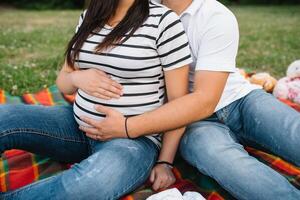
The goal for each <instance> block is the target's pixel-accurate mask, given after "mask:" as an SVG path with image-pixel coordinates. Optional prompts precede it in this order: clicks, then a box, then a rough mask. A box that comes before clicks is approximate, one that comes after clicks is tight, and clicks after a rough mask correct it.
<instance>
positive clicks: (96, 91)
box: [56, 63, 122, 99]
mask: <svg viewBox="0 0 300 200" xmlns="http://www.w3.org/2000/svg"><path fill="white" fill-rule="evenodd" d="M56 84H57V86H58V88H59V90H60V91H61V92H62V93H65V94H74V93H75V92H76V91H77V89H78V88H80V89H82V90H83V91H84V92H86V93H88V94H89V95H91V96H95V97H98V98H102V99H111V98H119V97H120V96H121V95H122V85H120V84H119V83H117V82H115V81H113V80H111V79H110V78H109V76H107V75H106V74H105V73H104V72H102V71H100V70H97V69H88V70H75V69H72V68H71V67H69V66H68V65H67V64H66V63H65V64H64V66H63V67H62V69H61V71H60V73H59V75H58V77H57V79H56Z"/></svg>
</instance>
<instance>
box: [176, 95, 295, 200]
mask: <svg viewBox="0 0 300 200" xmlns="http://www.w3.org/2000/svg"><path fill="white" fill-rule="evenodd" d="M242 144H244V145H245V144H255V145H259V146H261V147H263V148H265V149H268V150H269V151H271V152H273V153H275V154H277V155H279V156H281V157H283V158H285V159H286V160H288V161H290V162H292V163H294V164H296V165H298V166H300V114H299V113H298V112H296V111H295V110H293V109H292V108H290V107H288V106H286V105H284V104H283V103H281V102H279V101H278V100H276V99H275V98H274V97H273V96H272V95H270V94H267V93H266V92H264V91H262V90H254V91H252V92H251V93H250V94H248V95H247V96H246V97H244V98H242V99H240V100H238V101H235V102H233V103H232V104H231V105H229V106H227V107H225V108H224V109H222V110H220V111H218V112H217V113H216V114H214V115H213V116H212V117H210V118H208V119H206V120H203V121H199V122H196V123H193V124H191V125H190V126H188V128H187V131H186V134H185V135H184V137H183V139H182V141H181V147H180V151H181V154H182V156H183V157H184V158H185V159H186V160H187V161H188V162H189V163H190V164H191V165H193V166H195V167H196V168H197V169H198V170H199V171H200V172H202V173H204V174H206V175H208V176H210V177H212V178H214V179H215V180H216V181H217V182H218V183H219V184H220V185H221V186H222V187H223V188H225V189H226V190H227V191H229V192H230V193H231V194H232V195H233V196H234V197H235V198H237V199H249V200H269V199H272V200H276V199H278V200H279V199H280V200H282V199H288V200H299V199H300V191H299V190H297V189H296V188H295V187H294V186H293V185H291V184H290V183H289V182H288V181H287V179H285V178H284V177H283V176H282V175H280V174H279V173H277V172H276V171H275V170H273V169H272V168H270V167H268V166H267V165H265V164H263V163H262V162H260V161H258V160H257V159H255V158H254V157H252V156H250V155H249V154H248V153H247V152H246V151H245V149H244V148H243V146H242Z"/></svg>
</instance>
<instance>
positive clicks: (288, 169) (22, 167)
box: [0, 86, 300, 200]
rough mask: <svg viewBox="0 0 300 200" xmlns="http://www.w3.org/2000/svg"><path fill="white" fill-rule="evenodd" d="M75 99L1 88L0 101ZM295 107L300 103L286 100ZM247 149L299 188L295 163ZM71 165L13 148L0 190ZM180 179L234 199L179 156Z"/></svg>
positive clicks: (186, 187) (0, 175)
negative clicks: (11, 92) (17, 93)
mask: <svg viewBox="0 0 300 200" xmlns="http://www.w3.org/2000/svg"><path fill="white" fill-rule="evenodd" d="M72 101H73V96H63V95H62V94H60V93H59V92H58V90H57V88H56V87H55V86H53V87H50V88H48V89H45V90H43V91H41V92H39V93H37V94H26V95H23V96H22V97H14V96H10V95H9V94H7V93H5V92H4V91H2V90H0V104H5V103H10V104H20V103H25V104H41V105H46V106H52V105H66V104H68V103H70V102H72ZM284 102H285V103H287V104H288V105H290V106H292V107H293V108H295V109H296V110H298V111H300V106H299V105H296V104H293V103H291V102H288V101H284ZM246 150H247V151H248V152H249V153H250V154H251V155H253V156H254V157H256V158H258V159H259V160H260V161H262V162H263V163H265V164H267V165H269V166H270V167H272V168H273V169H275V170H276V171H278V172H279V173H281V174H282V175H283V176H285V177H286V178H287V179H288V180H289V181H290V182H291V183H292V184H293V185H294V186H295V187H297V188H300V169H299V168H298V167H295V166H294V165H292V164H290V163H288V162H286V161H284V160H282V159H280V158H279V157H276V156H274V155H271V154H268V153H265V152H263V151H260V150H256V149H253V148H249V147H246ZM68 168H69V165H66V164H62V163H58V162H56V161H53V160H51V159H49V158H45V157H42V156H38V155H33V154H31V153H28V152H24V151H19V150H11V151H7V152H5V153H4V154H3V155H2V158H1V159H0V191H2V192H5V191H9V190H14V189H17V188H20V187H22V186H25V185H27V184H30V183H32V182H35V181H38V180H41V179H44V178H47V177H49V176H51V175H54V174H56V173H59V172H60V171H62V170H66V169H68ZM174 172H175V174H176V177H177V182H176V184H175V185H174V186H172V187H177V188H178V189H179V190H180V191H182V192H185V191H198V192H200V193H201V194H202V195H203V196H205V197H206V198H207V199H210V200H222V199H234V198H233V197H232V196H231V195H230V194H228V193H227V192H226V191H225V190H224V189H222V188H221V187H220V186H219V185H218V184H217V183H216V182H215V181H214V180H212V179H210V178H209V177H207V176H204V175H203V174H200V173H199V172H198V171H197V170H196V169H194V168H193V167H191V166H189V165H188V164H187V163H186V162H184V161H183V160H182V159H181V158H180V157H178V158H177V159H176V168H175V170H174ZM150 188H151V187H150V184H148V183H146V184H145V185H144V186H142V187H141V188H140V189H139V190H137V191H135V192H133V193H132V194H130V195H128V196H127V197H124V198H123V199H122V200H134V199H140V200H143V199H146V198H147V197H148V196H150V195H151V194H153V191H152V190H151V189H150Z"/></svg>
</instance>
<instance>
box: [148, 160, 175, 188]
mask: <svg viewBox="0 0 300 200" xmlns="http://www.w3.org/2000/svg"><path fill="white" fill-rule="evenodd" d="M150 181H151V182H152V183H153V185H152V189H153V190H154V191H157V190H160V189H166V188H168V187H169V186H171V185H172V184H174V183H175V182H176V178H175V176H174V174H173V172H172V168H170V167H169V166H167V165H166V164H158V165H156V166H155V167H154V168H153V169H152V172H151V176H150Z"/></svg>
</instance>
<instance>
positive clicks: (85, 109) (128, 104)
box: [73, 90, 163, 126]
mask: <svg viewBox="0 0 300 200" xmlns="http://www.w3.org/2000/svg"><path fill="white" fill-rule="evenodd" d="M162 102H163V100H160V99H159V92H158V93H155V94H149V95H146V96H140V97H137V96H124V97H121V98H120V99H113V100H103V99H98V98H95V97H92V96H90V95H88V94H86V93H84V92H83V91H81V90H79V91H78V93H77V94H76V97H75V103H74V106H73V110H74V117H75V119H76V121H77V123H78V124H79V125H82V126H89V125H87V124H86V123H84V122H83V121H81V120H80V117H82V116H85V117H89V118H92V119H95V120H99V121H100V120H102V119H103V118H105V114H104V113H100V112H98V111H96V109H95V105H97V104H99V105H103V106H106V107H109V108H113V109H115V110H117V111H119V112H121V113H122V114H123V115H124V116H127V117H130V116H135V115H139V114H142V113H145V112H148V111H151V110H154V109H156V108H158V107H159V106H161V105H162Z"/></svg>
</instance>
